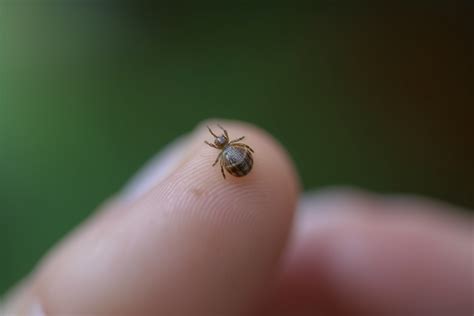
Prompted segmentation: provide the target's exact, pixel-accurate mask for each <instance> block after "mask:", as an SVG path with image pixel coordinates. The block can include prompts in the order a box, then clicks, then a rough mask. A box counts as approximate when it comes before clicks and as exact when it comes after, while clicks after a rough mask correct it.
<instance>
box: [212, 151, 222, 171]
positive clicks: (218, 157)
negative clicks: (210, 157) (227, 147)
mask: <svg viewBox="0 0 474 316" xmlns="http://www.w3.org/2000/svg"><path fill="white" fill-rule="evenodd" d="M221 156H222V151H221V152H220V153H219V155H217V158H216V161H214V163H213V164H212V166H213V167H214V166H215V165H217V162H218V161H219V159H220V158H221Z"/></svg>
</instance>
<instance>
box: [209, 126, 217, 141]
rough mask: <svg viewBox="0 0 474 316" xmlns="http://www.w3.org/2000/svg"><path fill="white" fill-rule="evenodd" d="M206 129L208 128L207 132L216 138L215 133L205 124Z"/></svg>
mask: <svg viewBox="0 0 474 316" xmlns="http://www.w3.org/2000/svg"><path fill="white" fill-rule="evenodd" d="M207 129H208V130H209V133H211V134H212V136H214V137H215V138H217V135H216V134H214V132H213V131H212V130H211V128H210V127H209V126H207Z"/></svg>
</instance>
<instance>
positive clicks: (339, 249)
mask: <svg viewBox="0 0 474 316" xmlns="http://www.w3.org/2000/svg"><path fill="white" fill-rule="evenodd" d="M332 199H333V200H332ZM316 201H317V199H314V205H313V206H311V205H308V204H307V203H306V206H305V208H306V211H303V212H301V213H299V214H298V220H297V222H298V223H299V224H297V225H296V226H295V231H294V234H293V239H292V240H293V241H292V243H291V245H290V246H289V249H288V251H287V252H286V255H285V260H284V264H283V267H282V269H281V274H280V277H279V279H278V281H277V284H276V285H275V288H276V290H275V293H273V296H272V297H271V298H270V299H269V303H268V304H267V308H268V310H267V312H266V314H268V315H314V314H315V313H316V312H320V313H321V314H322V315H470V314H472V304H473V301H474V300H473V299H474V297H473V292H472V287H473V284H474V277H473V274H472V271H473V268H474V266H473V262H472V254H473V236H472V223H473V222H472V218H471V217H469V216H466V215H459V218H457V217H455V216H452V215H448V214H450V213H451V214H455V213H456V212H455V210H451V209H447V208H445V206H437V205H436V204H435V203H426V202H424V201H420V200H416V199H411V200H406V199H395V200H394V199H386V198H382V197H375V196H372V197H370V196H367V195H365V196H362V197H361V195H354V194H352V195H347V194H339V195H338V194H332V197H330V198H326V199H325V202H324V203H317V202H316ZM458 213H459V212H458Z"/></svg>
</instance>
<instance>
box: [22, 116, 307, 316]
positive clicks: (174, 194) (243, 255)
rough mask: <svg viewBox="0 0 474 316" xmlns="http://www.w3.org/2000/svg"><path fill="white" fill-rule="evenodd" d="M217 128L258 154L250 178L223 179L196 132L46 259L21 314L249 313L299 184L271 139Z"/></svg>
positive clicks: (251, 130) (241, 127)
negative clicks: (171, 165)
mask: <svg viewBox="0 0 474 316" xmlns="http://www.w3.org/2000/svg"><path fill="white" fill-rule="evenodd" d="M220 123H221V124H222V125H224V126H225V127H226V128H227V130H228V131H229V134H230V137H231V138H237V137H240V136H243V135H245V136H246V140H245V141H247V142H248V144H249V145H250V146H252V147H253V148H254V149H255V154H254V167H253V169H252V171H251V172H250V173H249V174H248V175H247V176H245V177H242V178H236V177H232V176H231V175H228V176H227V179H223V178H222V175H221V173H220V170H219V169H218V167H215V168H212V166H211V165H212V163H213V162H214V160H215V158H216V156H217V154H218V153H219V151H217V150H216V149H213V148H210V147H208V146H207V145H205V144H204V143H203V141H204V140H212V136H210V134H209V133H208V131H207V129H206V128H205V127H204V125H202V126H200V127H199V128H198V129H197V130H196V131H195V132H194V134H193V135H192V136H191V137H190V138H189V139H188V140H187V141H186V142H185V143H184V145H183V146H185V149H184V150H183V148H181V149H180V150H179V152H181V155H183V157H182V158H181V159H182V160H180V161H179V163H177V164H175V165H177V166H178V167H177V168H175V169H174V170H172V171H171V172H169V173H168V174H167V175H166V176H164V177H163V176H160V177H159V179H158V180H157V182H156V183H148V185H147V188H145V189H144V188H143V187H142V188H141V189H140V194H138V195H137V194H135V193H134V194H133V199H130V198H128V199H127V200H126V202H125V201H124V202H119V203H117V204H116V205H114V206H112V207H109V210H104V211H102V212H101V213H99V215H98V216H96V217H94V218H93V219H91V220H90V221H89V222H88V223H86V224H85V225H83V226H82V227H80V228H79V229H78V230H77V232H76V233H74V234H73V235H72V236H71V237H69V238H68V240H67V241H66V242H64V243H63V244H62V245H61V246H60V247H58V248H57V249H56V250H53V251H52V253H51V254H50V255H49V256H47V257H46V259H45V260H44V261H43V263H42V264H41V265H40V267H39V268H38V271H37V272H36V273H34V275H33V278H32V279H31V281H29V282H28V286H27V290H24V291H22V293H23V294H20V295H26V297H27V298H25V299H23V300H20V301H22V304H20V305H21V308H22V309H24V310H31V308H32V307H31V306H34V310H36V311H37V310H41V311H42V312H43V313H44V314H46V315H59V314H61V315H66V314H68V315H78V314H87V315H103V314H114V315H124V314H133V315H137V314H147V315H151V314H154V315H157V314H160V313H161V314H163V315H186V314H187V315H190V314H193V315H210V314H216V313H226V314H248V313H249V311H250V310H251V309H252V308H253V307H254V304H255V303H256V302H257V301H258V300H259V299H260V296H261V295H262V294H263V289H264V288H265V287H266V286H267V284H268V282H269V279H270V278H271V275H272V272H273V271H274V269H275V266H276V263H277V260H278V257H279V255H280V252H281V250H282V248H283V247H284V244H285V241H286V239H287V234H288V231H289V227H290V225H291V218H292V214H293V210H294V207H295V203H296V197H297V194H298V184H297V179H296V174H295V171H294V169H293V166H292V163H291V162H290V160H289V159H288V157H287V154H286V153H285V151H284V150H283V149H282V148H281V146H280V145H279V144H277V143H276V142H275V140H274V139H273V138H272V137H271V136H269V135H268V134H267V133H265V132H263V131H262V130H260V129H257V128H255V127H253V126H250V125H248V124H243V123H237V122H220ZM208 125H211V126H214V125H215V123H214V122H208ZM176 159H180V158H178V157H177V158H176ZM168 160H169V157H168ZM146 178H147V179H148V180H147V181H148V182H150V179H153V177H150V176H147V177H146ZM117 205H118V206H117ZM24 293H28V294H24ZM38 304H39V305H38ZM38 306H40V309H38Z"/></svg>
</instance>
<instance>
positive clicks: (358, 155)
mask: <svg viewBox="0 0 474 316" xmlns="http://www.w3.org/2000/svg"><path fill="white" fill-rule="evenodd" d="M62 3H63V4H61V2H57V3H56V4H54V3H52V2H48V4H46V2H44V3H42V2H41V1H38V2H28V1H26V2H23V1H17V2H14V1H9V0H0V242H1V246H2V252H1V253H2V255H1V260H0V293H1V292H3V291H4V290H6V289H7V288H8V287H10V286H11V285H12V284H13V283H14V282H15V281H17V280H18V279H19V278H20V277H22V276H24V275H25V274H26V273H27V272H28V271H30V269H31V268H32V267H33V265H34V263H35V262H36V261H37V260H38V259H39V258H40V257H41V255H42V254H44V252H45V251H46V250H47V249H48V248H49V247H51V246H52V244H53V243H54V242H56V241H57V240H59V239H60V238H61V237H63V236H64V235H65V234H66V233H67V232H68V231H69V230H70V229H71V228H73V227H74V226H75V225H77V224H78V223H79V222H80V221H81V220H83V219H84V218H85V217H86V216H87V215H88V214H90V212H91V211H93V210H94V208H95V207H96V206H97V205H98V204H99V203H101V202H102V201H103V200H104V199H105V198H107V197H108V196H110V195H111V194H113V193H115V192H117V191H118V190H119V189H120V188H121V186H122V185H123V184H124V183H125V182H126V181H127V179H128V178H129V177H130V176H131V175H132V174H133V173H134V172H135V171H136V170H137V169H138V168H139V167H140V165H142V163H143V162H145V161H146V160H147V159H148V158H149V157H151V156H152V155H153V154H155V153H156V152H157V151H159V150H160V148H162V147H163V146H164V145H165V144H166V143H168V142H170V141H171V140H173V139H174V138H175V137H177V136H178V135H180V134H183V133H186V132H188V131H190V130H191V129H192V128H193V127H194V126H195V125H196V124H197V123H198V122H199V121H200V120H203V119H206V118H209V117H223V118H230V119H240V120H245V121H250V122H253V123H255V124H258V125H260V126H262V127H263V128H265V129H267V130H268V131H270V132H271V133H272V134H273V135H275V137H276V138H278V139H279V140H280V141H281V142H282V143H283V144H284V145H285V146H286V147H287V148H288V150H289V152H290V153H291V155H292V156H293V159H294V161H295V163H296V165H297V167H298V170H299V172H300V175H301V178H302V181H303V183H304V186H305V189H311V188H319V187H323V186H331V185H350V186H360V187H363V188H366V189H370V190H376V191H380V192H397V193H398V192H401V193H413V194H423V195H427V196H431V197H434V198H438V199H443V200H447V201H448V202H451V203H454V204H457V205H461V206H465V207H474V195H473V189H472V188H473V186H472V181H473V179H474V168H473V164H472V161H473V158H474V150H473V145H474V141H473V138H472V136H473V135H474V127H473V117H474V116H473V114H474V111H473V106H474V102H473V101H474V98H473V90H474V89H473V87H474V84H473V60H474V59H473V53H472V49H473V42H472V41H473V38H474V36H473V33H472V25H471V23H472V22H471V21H472V20H473V19H472V16H471V15H472V10H471V9H472V8H471V6H470V5H468V4H464V5H463V4H460V3H458V2H455V1H452V2H448V1H446V2H445V3H446V4H444V5H441V4H437V5H434V4H430V5H427V6H419V7H415V6H406V7H405V6H392V7H386V6H381V5H379V6H378V7H377V6H375V7H374V6H371V7H368V6H367V7H361V6H360V5H359V6H357V7H355V6H342V5H335V4H334V3H333V2H327V3H326V2H320V3H319V4H318V5H316V6H313V7H311V8H305V9H304V10H303V9H300V10H296V9H291V10H290V9H288V8H281V9H277V8H273V9H268V8H267V9H253V10H250V9H245V10H244V9H231V10H223V9H222V10H216V9H214V10H212V11H210V10H204V9H203V8H200V9H186V10H184V9H166V10H164V9H163V8H159V7H158V6H156V5H153V4H152V2H150V3H148V4H146V3H141V5H140V6H139V5H136V4H135V5H133V4H128V5H126V4H123V5H118V4H117V2H115V3H114V2H106V1H101V2H99V1H97V2H88V4H71V3H69V4H68V3H66V2H62ZM84 3H85V2H84ZM94 3H95V4H94ZM466 3H467V2H466Z"/></svg>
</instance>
